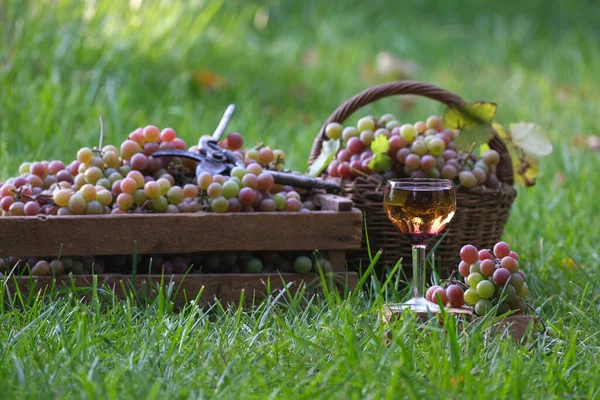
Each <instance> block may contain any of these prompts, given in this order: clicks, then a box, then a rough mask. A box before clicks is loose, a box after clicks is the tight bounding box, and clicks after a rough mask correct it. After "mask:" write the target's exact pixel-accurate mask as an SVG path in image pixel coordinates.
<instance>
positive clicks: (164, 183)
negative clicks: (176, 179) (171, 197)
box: [156, 178, 171, 196]
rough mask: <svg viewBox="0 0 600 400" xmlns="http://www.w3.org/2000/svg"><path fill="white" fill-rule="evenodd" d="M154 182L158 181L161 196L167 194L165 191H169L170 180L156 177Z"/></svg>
mask: <svg viewBox="0 0 600 400" xmlns="http://www.w3.org/2000/svg"><path fill="white" fill-rule="evenodd" d="M156 183H158V186H159V187H160V195H161V196H163V195H165V194H167V192H168V191H169V189H171V182H169V181H168V180H167V179H165V178H160V179H158V180H157V181H156Z"/></svg>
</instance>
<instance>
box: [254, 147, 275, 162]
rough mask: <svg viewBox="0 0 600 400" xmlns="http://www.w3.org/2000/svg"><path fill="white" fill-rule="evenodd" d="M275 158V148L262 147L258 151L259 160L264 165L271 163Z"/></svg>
mask: <svg viewBox="0 0 600 400" xmlns="http://www.w3.org/2000/svg"><path fill="white" fill-rule="evenodd" d="M274 158H275V156H274V155H273V150H271V149H270V148H268V147H265V148H263V149H260V151H259V152H258V162H259V163H260V164H262V165H268V164H270V163H271V162H272V161H273V159H274Z"/></svg>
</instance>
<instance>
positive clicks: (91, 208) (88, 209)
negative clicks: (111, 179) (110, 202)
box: [85, 200, 104, 214]
mask: <svg viewBox="0 0 600 400" xmlns="http://www.w3.org/2000/svg"><path fill="white" fill-rule="evenodd" d="M85 213H86V214H104V206H103V205H102V204H100V202H98V201H96V200H92V201H90V202H89V203H87V204H86V206H85Z"/></svg>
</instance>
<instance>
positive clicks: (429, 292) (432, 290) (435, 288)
mask: <svg viewBox="0 0 600 400" xmlns="http://www.w3.org/2000/svg"><path fill="white" fill-rule="evenodd" d="M441 288H442V287H441V286H439V285H433V286H432V287H430V288H429V289H427V292H426V293H425V298H426V299H427V300H428V301H431V302H433V299H432V295H433V292H435V291H436V290H438V289H441Z"/></svg>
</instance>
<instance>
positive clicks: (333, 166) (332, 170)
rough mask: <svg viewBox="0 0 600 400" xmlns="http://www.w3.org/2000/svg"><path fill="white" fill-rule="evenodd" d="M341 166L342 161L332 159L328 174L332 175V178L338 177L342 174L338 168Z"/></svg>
mask: <svg viewBox="0 0 600 400" xmlns="http://www.w3.org/2000/svg"><path fill="white" fill-rule="evenodd" d="M339 166H340V163H339V162H337V161H335V160H334V161H332V162H331V164H329V166H328V167H327V175H329V176H331V177H332V178H337V177H339V176H340V175H339V174H338V168H339Z"/></svg>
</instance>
